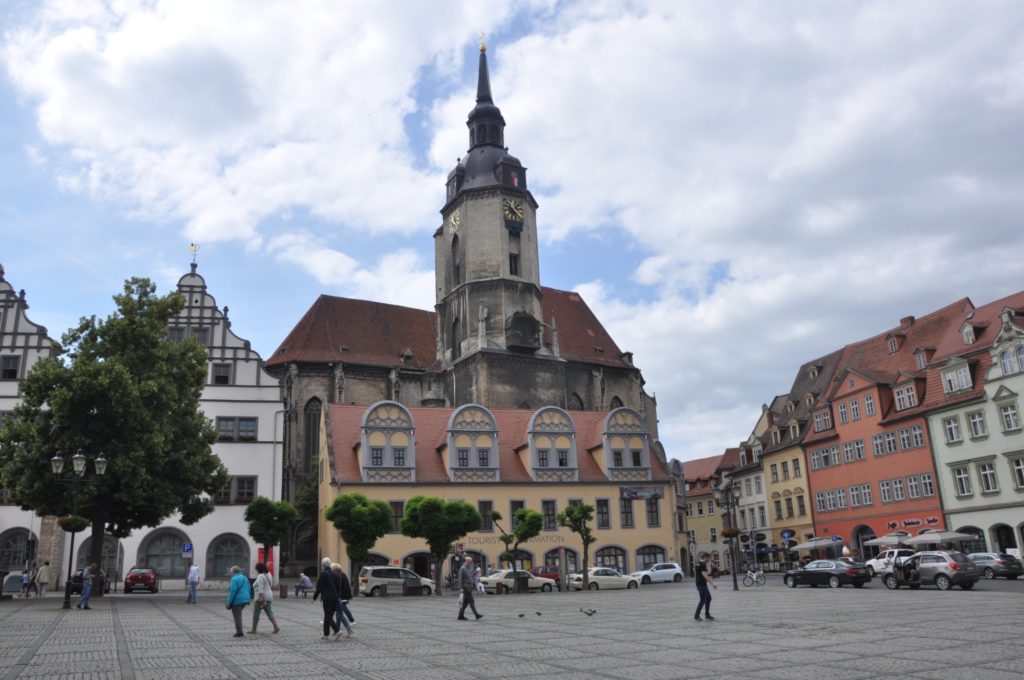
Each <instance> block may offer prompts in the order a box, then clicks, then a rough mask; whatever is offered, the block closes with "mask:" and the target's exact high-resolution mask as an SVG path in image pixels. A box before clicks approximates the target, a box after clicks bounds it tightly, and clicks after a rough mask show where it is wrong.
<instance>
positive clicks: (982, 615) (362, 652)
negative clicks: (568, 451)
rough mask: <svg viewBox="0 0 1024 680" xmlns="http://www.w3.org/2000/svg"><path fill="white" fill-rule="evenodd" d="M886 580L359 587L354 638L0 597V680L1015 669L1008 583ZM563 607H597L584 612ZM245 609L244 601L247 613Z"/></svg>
mask: <svg viewBox="0 0 1024 680" xmlns="http://www.w3.org/2000/svg"><path fill="white" fill-rule="evenodd" d="M987 585H988V584H987V583H986V582H982V583H980V584H978V586H977V587H976V588H975V590H973V591H970V592H967V591H962V590H959V589H956V590H952V591H949V592H939V591H936V590H934V589H931V590H919V591H909V590H898V591H894V592H891V591H888V590H886V589H885V588H883V587H882V586H881V584H879V583H878V582H877V581H875V582H873V583H872V584H871V585H869V586H868V587H866V588H863V589H859V590H855V589H853V588H841V589H838V590H831V589H828V588H818V589H810V588H800V589H798V590H789V589H787V588H783V587H781V586H777V585H773V584H772V583H771V582H770V583H769V585H768V586H767V587H764V588H754V589H749V590H748V589H743V588H742V587H741V590H740V591H739V592H733V591H732V590H731V583H728V582H727V581H726V580H724V579H723V580H722V581H720V584H719V590H717V591H714V593H713V594H714V602H713V604H712V614H714V615H715V617H716V620H715V621H707V622H705V621H699V622H698V621H694V620H693V608H694V606H695V605H696V593H695V590H694V588H693V584H692V582H690V581H686V582H684V583H682V584H665V585H653V586H646V587H643V588H641V589H639V590H630V591H614V592H611V591H609V592H597V593H549V594H543V593H538V594H531V595H505V596H493V595H492V596H487V597H479V598H478V606H479V609H480V612H481V613H482V614H484V618H483V620H481V621H472V620H471V621H457V620H455V616H456V605H455V598H454V597H453V596H451V595H446V596H444V597H409V598H401V597H395V598H380V599H373V600H371V599H368V598H360V599H358V600H357V601H355V602H354V603H353V604H352V611H353V613H354V615H355V616H356V618H357V620H358V625H357V626H356V632H355V635H354V636H353V637H351V638H344V637H343V638H342V639H341V640H339V641H337V642H334V641H324V640H322V639H321V624H320V621H321V617H320V612H321V610H320V604H319V603H313V602H312V600H311V599H302V598H299V599H295V598H291V597H289V598H287V599H284V600H276V601H275V602H274V610H275V612H276V613H277V616H278V620H279V622H280V624H281V626H282V631H281V633H280V634H277V635H274V634H272V633H271V632H270V631H271V626H270V625H268V622H267V621H266V620H263V621H262V622H261V624H260V632H259V633H258V634H256V635H246V636H245V637H244V638H239V639H236V638H233V637H232V633H233V632H234V627H233V624H232V622H231V616H230V612H228V611H226V610H225V609H224V605H223V595H222V594H215V593H202V594H201V595H200V603H199V604H198V605H188V604H186V603H185V602H184V595H183V594H176V593H167V594H164V593H161V594H159V595H155V596H154V595H115V596H108V597H105V598H102V599H96V600H94V601H93V607H92V610H91V611H78V610H75V609H71V610H70V611H63V610H61V609H60V604H61V598H60V597H59V596H58V595H57V594H55V595H54V596H53V597H52V598H47V599H45V600H37V599H30V600H17V599H16V600H7V601H3V602H0V680H13V679H14V678H66V679H68V680H71V679H75V680H79V679H81V680H85V679H97V680H102V679H107V678H124V679H136V680H162V679H163V678H168V679H170V678H174V679H175V680H179V679H180V680H192V679H195V680H215V679H220V678H224V679H228V678H320V677H324V678H326V677H331V678H337V679H346V678H357V679H358V680H433V679H435V678H436V679H437V680H442V679H443V680H462V679H467V680H468V679H471V678H487V679H488V680H498V679H501V680H504V679H506V678H512V677H526V678H536V679H537V680H540V679H541V678H543V679H544V680H548V679H550V678H565V679H575V678H581V679H582V678H636V679H641V680H642V679H644V678H652V679H655V678H656V679H658V680H665V679H667V678H710V677H714V678H758V679H759V680H761V679H772V678H779V679H780V680H781V679H785V680H800V679H803V678H842V679H843V680H857V679H859V678H865V679H866V678H870V679H871V680H876V679H877V678H879V677H887V678H912V679H923V678H943V679H957V678H983V679H986V680H987V679H993V680H999V679H1002V678H1006V679H1007V680H1010V679H1013V680H1019V678H1020V677H1021V676H1022V674H1024V643H1022V642H1021V637H1020V632H1021V623H1022V620H1024V619H1022V605H1024V583H1022V584H1020V586H1021V587H1018V583H1012V584H1011V583H1007V584H1005V585H1004V586H1000V588H999V589H993V588H992V587H986V586H987ZM580 608H584V609H590V608H592V609H595V610H597V611H596V613H595V614H593V616H586V615H585V614H583V613H581V612H580ZM250 614H251V612H250V610H249V609H248V608H247V609H246V616H245V621H246V624H247V625H248V623H249V621H250V619H249V615H250Z"/></svg>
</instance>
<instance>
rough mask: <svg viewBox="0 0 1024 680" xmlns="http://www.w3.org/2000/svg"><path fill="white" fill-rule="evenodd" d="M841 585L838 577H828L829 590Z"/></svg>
mask: <svg viewBox="0 0 1024 680" xmlns="http://www.w3.org/2000/svg"><path fill="white" fill-rule="evenodd" d="M842 585H843V584H842V583H840V582H839V577H838V576H830V577H829V579H828V587H829V588H839V587H841V586H842Z"/></svg>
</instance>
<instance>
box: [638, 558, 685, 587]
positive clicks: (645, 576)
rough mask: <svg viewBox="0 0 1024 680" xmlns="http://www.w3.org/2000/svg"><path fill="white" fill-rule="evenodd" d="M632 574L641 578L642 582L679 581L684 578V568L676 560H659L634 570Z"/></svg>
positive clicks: (645, 583)
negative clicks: (644, 567) (656, 562)
mask: <svg viewBox="0 0 1024 680" xmlns="http://www.w3.org/2000/svg"><path fill="white" fill-rule="evenodd" d="M630 576H632V577H634V578H638V579H640V583H642V584H644V585H647V584H648V583H672V582H675V583H679V582H680V581H682V580H683V570H682V568H681V567H680V566H679V565H678V564H676V563H675V562H659V563H658V564H652V565H651V566H649V567H647V568H646V569H641V570H640V571H634V572H633V573H632V574H630Z"/></svg>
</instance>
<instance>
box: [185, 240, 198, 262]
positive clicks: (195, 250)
mask: <svg viewBox="0 0 1024 680" xmlns="http://www.w3.org/2000/svg"><path fill="white" fill-rule="evenodd" d="M188 252H190V253H192V261H193V262H195V261H196V254H197V253H198V252H199V244H198V243H189V244H188Z"/></svg>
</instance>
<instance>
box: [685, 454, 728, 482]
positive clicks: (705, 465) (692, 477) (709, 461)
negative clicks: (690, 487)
mask: <svg viewBox="0 0 1024 680" xmlns="http://www.w3.org/2000/svg"><path fill="white" fill-rule="evenodd" d="M721 462H722V454H721V453H719V454H718V455H715V456H708V457H707V458H698V459H697V460H688V461H685V462H684V463H683V478H684V479H685V480H686V481H687V482H689V483H691V484H692V483H693V482H696V481H697V480H698V479H710V478H712V477H715V476H716V475H717V471H718V467H719V464H720V463H721Z"/></svg>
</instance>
